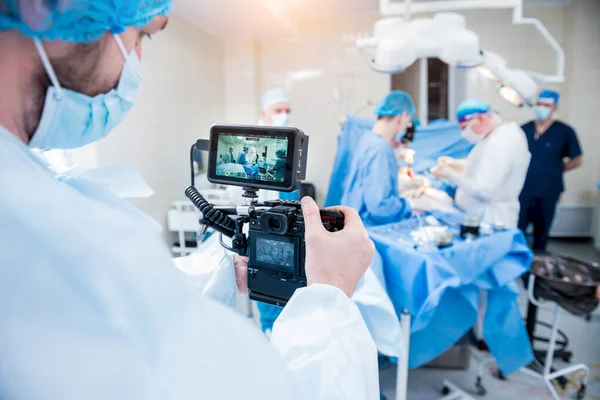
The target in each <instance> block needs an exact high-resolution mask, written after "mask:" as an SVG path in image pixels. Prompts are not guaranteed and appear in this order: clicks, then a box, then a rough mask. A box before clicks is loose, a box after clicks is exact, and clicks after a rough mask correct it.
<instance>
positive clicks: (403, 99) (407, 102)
mask: <svg viewBox="0 0 600 400" xmlns="http://www.w3.org/2000/svg"><path fill="white" fill-rule="evenodd" d="M374 112H375V115H376V116H377V117H395V116H397V115H401V114H404V113H407V114H409V115H413V114H414V113H415V112H416V109H415V103H414V102H413V100H412V98H411V97H410V95H409V94H408V93H406V92H403V91H402V90H394V91H392V92H391V93H390V94H388V95H387V96H385V98H384V99H383V100H382V101H381V103H379V105H378V106H377V107H375V110H374Z"/></svg>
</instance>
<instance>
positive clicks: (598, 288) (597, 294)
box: [596, 286, 600, 300]
mask: <svg viewBox="0 0 600 400" xmlns="http://www.w3.org/2000/svg"><path fill="white" fill-rule="evenodd" d="M596 298H597V299H598V300H600V286H598V287H597V288H596Z"/></svg>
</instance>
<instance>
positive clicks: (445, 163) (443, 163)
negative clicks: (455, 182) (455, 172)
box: [437, 156, 456, 168]
mask: <svg viewBox="0 0 600 400" xmlns="http://www.w3.org/2000/svg"><path fill="white" fill-rule="evenodd" d="M455 162H456V160H455V159H454V158H452V157H448V156H442V157H440V158H438V159H437V166H438V167H439V168H441V167H450V166H452V165H454V164H455Z"/></svg>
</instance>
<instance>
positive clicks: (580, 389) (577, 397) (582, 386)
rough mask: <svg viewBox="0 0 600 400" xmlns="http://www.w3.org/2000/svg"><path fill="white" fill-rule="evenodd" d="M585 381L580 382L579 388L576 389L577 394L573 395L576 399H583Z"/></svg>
mask: <svg viewBox="0 0 600 400" xmlns="http://www.w3.org/2000/svg"><path fill="white" fill-rule="evenodd" d="M585 392H586V390H585V383H583V382H582V383H581V387H580V388H579V390H578V391H577V394H576V395H575V398H576V399H577V400H583V399H585Z"/></svg>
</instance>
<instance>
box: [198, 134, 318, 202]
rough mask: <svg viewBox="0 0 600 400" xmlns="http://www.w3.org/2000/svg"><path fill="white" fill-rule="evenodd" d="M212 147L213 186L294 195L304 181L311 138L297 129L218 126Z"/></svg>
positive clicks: (209, 169)
mask: <svg viewBox="0 0 600 400" xmlns="http://www.w3.org/2000/svg"><path fill="white" fill-rule="evenodd" d="M209 148H210V152H209V161H208V163H209V167H208V180H209V181H210V182H212V183H220V184H225V185H234V186H242V187H250V188H255V189H269V190H277V191H282V192H291V191H294V190H295V189H296V188H297V187H298V186H299V184H300V182H301V181H302V180H304V179H305V175H306V157H307V153H308V136H306V135H305V134H304V132H302V131H301V130H299V129H296V128H276V127H267V126H238V125H215V126H213V127H212V128H211V131H210V144H209Z"/></svg>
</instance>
